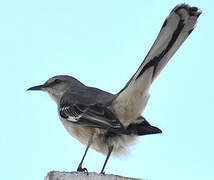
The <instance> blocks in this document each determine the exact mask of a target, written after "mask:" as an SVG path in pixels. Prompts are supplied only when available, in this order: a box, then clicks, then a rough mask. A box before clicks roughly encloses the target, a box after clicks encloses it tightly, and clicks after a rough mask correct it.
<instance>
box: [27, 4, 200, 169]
mask: <svg viewBox="0 0 214 180" xmlns="http://www.w3.org/2000/svg"><path fill="white" fill-rule="evenodd" d="M200 14H201V11H199V10H198V8H197V7H190V6H189V5H187V4H180V5H177V6H176V7H175V8H174V9H173V10H172V11H171V13H170V14H169V16H168V17H167V18H166V20H165V22H164V24H163V26H162V28H161V30H160V32H159V34H158V37H157V39H156V41H155V42H154V44H153V46H152V48H151V49H150V51H149V53H148V54H147V56H146V58H145V59H144V61H143V62H142V64H141V65H140V67H139V68H138V70H137V72H136V73H135V74H134V75H133V76H132V78H131V79H130V80H129V82H128V83H127V84H126V85H125V87H124V88H123V89H122V90H121V91H120V92H119V93H117V94H115V95H113V94H111V93H108V92H106V91H102V90H100V89H97V88H93V87H87V86H85V85H84V84H83V83H81V82H80V81H78V80H77V79H75V78H74V77H71V76H64V75H59V76H55V77H52V78H50V79H49V80H48V81H46V82H45V83H44V84H43V85H39V86H35V87H31V88H29V89H28V90H42V91H45V92H48V93H49V94H50V96H51V97H52V98H53V99H54V101H55V102H56V103H57V105H58V113H59V117H60V119H61V121H62V123H63V125H64V126H65V128H66V129H67V131H68V132H69V133H70V134H71V135H72V136H73V137H74V138H76V139H78V140H79V141H80V142H81V143H83V144H85V145H86V146H87V148H86V150H85V153H84V155H83V157H82V160H81V162H80V164H79V166H78V168H77V171H87V169H86V168H82V163H83V160H84V158H85V155H86V153H87V151H88V149H89V147H91V148H93V149H95V150H96V151H99V152H101V153H103V154H106V155H107V157H106V160H105V162H104V165H103V167H102V170H101V173H104V168H105V166H106V163H107V161H108V159H109V157H110V154H111V153H112V154H114V155H120V154H122V153H124V152H125V151H126V149H127V147H129V146H130V145H132V144H134V143H135V142H136V139H137V137H138V136H141V135H147V134H156V133H161V130H160V129H159V128H157V127H154V126H151V125H150V124H149V123H148V122H147V121H146V119H145V118H144V117H142V116H141V114H142V112H143V111H144V109H145V106H146V104H147V101H148V99H149V88H150V86H151V84H152V82H153V81H154V80H155V78H156V77H157V75H158V74H159V73H160V71H161V70H162V69H163V68H164V66H165V65H166V64H167V62H168V61H169V59H170V58H171V57H172V56H173V54H174V53H175V52H176V50H177V49H178V48H179V47H180V45H181V44H182V43H183V42H184V40H185V39H186V38H187V37H188V36H189V34H190V33H191V32H192V30H193V29H194V27H195V24H196V22H197V18H198V17H199V15H200Z"/></svg>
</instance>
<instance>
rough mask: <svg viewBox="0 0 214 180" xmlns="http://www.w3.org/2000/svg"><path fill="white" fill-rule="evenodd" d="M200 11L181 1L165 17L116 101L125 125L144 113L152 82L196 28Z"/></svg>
mask: <svg viewBox="0 0 214 180" xmlns="http://www.w3.org/2000/svg"><path fill="white" fill-rule="evenodd" d="M200 14H201V12H200V11H199V10H198V8H196V7H190V6H189V5H187V4H180V5H177V6H176V7H175V8H174V9H173V10H172V11H171V13H170V14H169V16H168V17H167V18H166V20H165V21H164V23H163V26H162V28H161V30H160V32H159V34H158V37H157V39H156V40H155V42H154V44H153V46H152V48H151V49H150V51H149V53H148V54H147V56H146V58H145V59H144V61H143V62H142V64H141V65H140V67H139V68H138V70H137V72H136V73H135V74H134V75H133V76H132V78H131V79H130V80H129V82H128V83H127V84H126V86H125V87H124V88H123V89H122V90H121V91H120V92H119V93H118V94H117V96H116V98H115V99H114V101H113V109H114V110H115V112H116V114H117V116H118V117H119V118H120V119H121V120H123V124H125V125H128V124H129V123H130V121H131V120H133V119H136V118H137V117H139V116H140V114H141V113H142V112H143V110H144V108H145V106H146V104H147V101H148V98H149V88H150V86H151V84H152V82H153V81H154V80H155V79H156V77H157V76H158V74H159V73H160V72H161V70H162V69H163V68H164V67H165V65H166V64H167V63H168V61H169V59H170V58H171V57H172V56H173V55H174V53H175V52H176V50H177V49H178V48H179V47H180V46H181V44H182V43H183V42H184V41H185V39H186V38H187V37H188V36H189V34H190V33H191V32H192V31H193V29H194V27H195V25H196V23H197V18H198V17H199V15H200Z"/></svg>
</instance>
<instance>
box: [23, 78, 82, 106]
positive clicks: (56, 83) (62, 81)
mask: <svg viewBox="0 0 214 180" xmlns="http://www.w3.org/2000/svg"><path fill="white" fill-rule="evenodd" d="M78 86H81V87H83V86H84V85H83V84H82V83H81V82H80V81H78V80H77V79H75V78H73V77H71V76H65V75H58V76H54V77H52V78H50V79H48V80H47V81H46V82H45V83H44V84H42V85H38V86H34V87H31V88H29V89H27V91H29V90H41V91H45V92H48V94H50V96H51V97H52V98H53V99H54V100H55V101H56V102H59V101H60V99H61V97H62V95H63V94H64V93H65V92H66V91H67V90H69V89H72V88H75V87H78Z"/></svg>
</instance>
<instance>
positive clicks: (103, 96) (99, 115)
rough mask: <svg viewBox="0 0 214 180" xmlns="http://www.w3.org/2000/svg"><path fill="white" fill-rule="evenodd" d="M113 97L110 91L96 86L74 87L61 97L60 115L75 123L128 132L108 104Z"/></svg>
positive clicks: (117, 131)
mask: <svg viewBox="0 0 214 180" xmlns="http://www.w3.org/2000/svg"><path fill="white" fill-rule="evenodd" d="M112 98H113V95H111V94H110V93H107V92H105V91H102V90H99V89H96V88H83V89H72V91H68V92H67V93H65V94H64V95H63V97H62V98H61V101H60V105H59V115H60V116H61V117H62V118H64V119H66V120H67V121H69V122H71V123H74V124H79V125H82V126H87V127H95V128H100V129H107V130H110V131H114V132H116V133H126V130H125V128H124V127H123V125H122V124H121V122H120V121H119V120H118V118H117V117H116V116H115V114H114V113H113V112H112V111H111V110H110V109H109V108H108V107H107V105H106V104H107V102H109V101H111V100H112Z"/></svg>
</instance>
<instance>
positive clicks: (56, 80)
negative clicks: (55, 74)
mask: <svg viewBox="0 0 214 180" xmlns="http://www.w3.org/2000/svg"><path fill="white" fill-rule="evenodd" d="M61 82H62V80H60V79H55V80H54V83H56V84H58V83H61Z"/></svg>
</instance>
